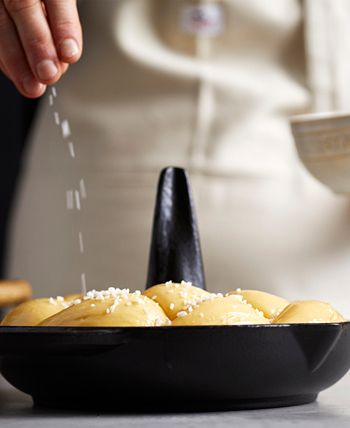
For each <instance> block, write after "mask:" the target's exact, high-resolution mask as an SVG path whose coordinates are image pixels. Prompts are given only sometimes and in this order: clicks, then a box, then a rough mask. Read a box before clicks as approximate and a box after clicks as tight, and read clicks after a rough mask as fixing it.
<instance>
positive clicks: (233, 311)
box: [173, 295, 270, 326]
mask: <svg viewBox="0 0 350 428" xmlns="http://www.w3.org/2000/svg"><path fill="white" fill-rule="evenodd" d="M239 297H240V296H236V295H230V296H226V297H219V298H214V299H213V300H207V301H205V302H202V303H199V304H198V305H197V306H195V307H194V308H193V309H192V310H191V311H190V312H186V311H181V312H179V313H178V314H177V317H176V318H175V319H174V321H173V325H174V326H181V325H233V324H269V323H270V322H269V320H268V319H266V318H265V317H264V316H263V314H262V313H261V312H259V311H258V310H256V309H253V308H252V307H251V306H249V305H248V304H246V303H243V302H242V299H239Z"/></svg>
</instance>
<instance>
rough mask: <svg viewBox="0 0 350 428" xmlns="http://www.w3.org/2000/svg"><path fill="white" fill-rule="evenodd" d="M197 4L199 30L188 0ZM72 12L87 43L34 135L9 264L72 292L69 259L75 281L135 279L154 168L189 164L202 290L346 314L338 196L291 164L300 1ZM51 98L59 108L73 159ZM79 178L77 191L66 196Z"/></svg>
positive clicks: (304, 91)
mask: <svg viewBox="0 0 350 428" xmlns="http://www.w3.org/2000/svg"><path fill="white" fill-rule="evenodd" d="M208 3H209V4H211V5H213V4H214V7H212V6H211V7H212V8H211V9H210V10H209V12H208V10H207V11H206V12H205V13H209V18H211V19H212V23H211V24H210V25H211V27H210V25H209V31H207V32H206V31H203V30H198V28H197V27H196V25H195V24H196V20H195V19H193V13H194V12H193V9H191V8H190V7H191V6H196V5H197V6H199V9H197V10H195V12H196V11H197V12H201V7H202V6H203V5H205V4H208ZM81 13H82V20H83V25H84V29H85V53H84V57H83V59H82V60H81V61H80V62H79V64H78V65H76V66H74V67H71V69H70V70H69V72H68V73H67V75H66V76H65V77H64V79H63V80H62V82H61V83H60V84H59V85H58V86H57V92H58V97H57V98H55V105H54V106H53V107H50V106H49V102H48V100H47V99H46V100H44V102H43V104H42V108H41V111H40V114H39V117H38V121H37V123H36V126H35V129H34V132H33V135H32V141H31V147H30V152H29V153H28V157H27V159H26V169H25V174H24V176H23V180H22V186H21V190H20V193H19V197H18V204H17V210H16V216H15V219H14V222H13V228H12V247H11V260H10V274H11V276H16V277H18V276H20V277H24V278H26V279H28V280H29V281H31V282H32V284H33V286H34V288H35V291H36V294H37V295H43V294H44V295H57V294H64V293H70V292H73V291H77V290H78V289H79V287H80V275H81V272H85V273H86V279H87V287H88V288H105V287H107V286H110V285H118V286H123V287H130V288H131V289H135V288H143V286H144V283H145V278H146V270H147V261H148V250H149V240H150V233H151V225H152V212H153V206H154V198H155V191H156V182H157V177H158V174H159V171H160V170H161V168H163V167H164V166H167V165H177V166H182V167H185V168H188V169H189V170H190V173H191V177H192V182H193V188H194V194H195V200H196V205H197V215H198V221H199V226H200V233H201V240H202V250H203V255H204V261H205V269H206V276H207V284H208V287H209V288H210V289H211V290H213V291H218V290H221V291H228V290H231V289H234V288H237V287H241V288H256V289H261V290H267V291H270V292H276V293H280V294H282V295H284V296H286V297H287V298H291V299H298V298H303V299H307V298H318V299H323V300H326V301H330V302H332V303H333V304H335V305H336V306H337V307H338V308H339V309H340V310H343V311H344V312H345V313H346V311H347V310H349V308H348V305H347V304H346V302H345V299H344V295H345V293H347V295H349V291H348V283H349V279H350V209H349V201H348V199H347V198H346V197H343V196H336V195H333V194H332V193H331V192H330V191H328V190H327V189H326V188H325V187H323V186H322V185H321V184H319V183H317V182H316V181H315V180H314V179H313V178H312V177H311V176H310V175H309V174H308V173H307V172H306V171H305V170H304V169H303V167H302V165H301V164H300V162H299V160H298V158H297V156H296V152H295V149H294V145H293V142H292V139H291V135H290V131H289V126H288V122H287V120H286V119H287V117H288V116H289V115H292V114H296V113H299V112H304V111H307V110H308V109H310V105H311V96H310V93H309V90H308V88H307V83H306V70H305V67H306V65H305V60H304V58H305V55H304V52H303V31H302V30H303V26H302V10H301V5H300V3H299V1H297V0H279V1H275V2H273V7H271V4H270V3H269V5H268V6H267V5H266V2H262V1H261V0H249V1H246V0H231V1H222V2H193V1H186V0H184V1H183V0H177V1H174V0H153V1H152V0H141V1H140V0H119V1H113V0H103V1H99V2H97V1H96V0H85V1H82V2H81ZM204 17H205V14H204ZM191 19H192V20H191ZM210 29H211V30H212V31H210ZM203 33H204V34H203ZM54 111H57V112H59V113H60V115H61V120H63V119H65V118H67V119H68V120H69V122H70V125H71V129H72V141H73V142H74V145H75V155H76V157H75V159H72V158H71V157H70V155H69V151H68V148H67V143H66V142H65V141H63V140H62V137H61V131H60V129H59V127H57V126H56V125H55V122H54V116H53V112H54ZM81 178H83V179H84V180H85V183H86V187H87V199H86V200H85V199H84V200H83V199H82V200H81V204H82V206H81V211H78V210H74V211H73V210H67V209H66V191H67V190H74V189H78V188H79V181H80V179H81ZM79 232H82V233H83V235H84V251H85V252H84V254H81V253H80V250H79V242H78V234H79ZM169 279H171V278H169Z"/></svg>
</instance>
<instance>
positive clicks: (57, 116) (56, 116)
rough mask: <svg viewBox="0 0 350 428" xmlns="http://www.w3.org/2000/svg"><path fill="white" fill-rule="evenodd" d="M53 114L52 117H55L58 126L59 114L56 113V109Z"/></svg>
mask: <svg viewBox="0 0 350 428" xmlns="http://www.w3.org/2000/svg"><path fill="white" fill-rule="evenodd" d="M53 115H54V118H55V123H56V125H57V126H58V125H59V124H60V115H59V114H58V112H57V111H55V113H54V114H53Z"/></svg>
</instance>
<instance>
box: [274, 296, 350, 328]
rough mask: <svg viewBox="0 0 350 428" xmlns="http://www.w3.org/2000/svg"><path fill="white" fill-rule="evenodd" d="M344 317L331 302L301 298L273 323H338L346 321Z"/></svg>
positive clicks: (291, 304)
mask: <svg viewBox="0 0 350 428" xmlns="http://www.w3.org/2000/svg"><path fill="white" fill-rule="evenodd" d="M345 321H346V319H345V318H343V316H342V315H340V314H339V313H338V312H337V311H336V310H335V309H334V308H333V307H332V306H331V305H330V304H329V303H324V302H320V301H317V300H300V301H297V302H293V303H290V304H289V305H288V306H287V307H286V308H285V309H284V310H283V311H282V312H281V313H280V314H279V316H278V317H277V318H275V319H274V321H273V324H299V323H338V322H345Z"/></svg>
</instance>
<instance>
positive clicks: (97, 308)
mask: <svg viewBox="0 0 350 428" xmlns="http://www.w3.org/2000/svg"><path fill="white" fill-rule="evenodd" d="M169 324H170V320H169V319H168V317H167V316H166V315H165V313H164V311H163V309H162V308H161V307H160V306H159V305H158V303H156V302H154V301H153V300H151V299H149V298H148V297H146V296H143V295H141V293H140V292H135V293H130V292H129V290H125V289H124V290H120V289H114V288H110V289H109V290H104V291H92V292H89V293H87V295H86V296H84V297H83V300H82V301H81V303H77V304H73V305H72V306H71V307H69V308H67V309H65V310H64V311H62V312H60V313H58V314H56V315H53V316H52V317H50V318H48V319H46V320H44V321H43V322H42V323H41V324H40V325H41V326H67V327H68V326H69V327H116V326H118V327H121V326H162V325H169Z"/></svg>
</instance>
